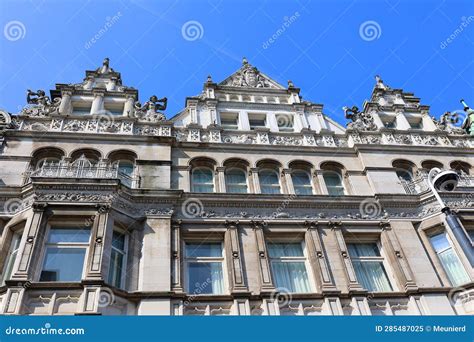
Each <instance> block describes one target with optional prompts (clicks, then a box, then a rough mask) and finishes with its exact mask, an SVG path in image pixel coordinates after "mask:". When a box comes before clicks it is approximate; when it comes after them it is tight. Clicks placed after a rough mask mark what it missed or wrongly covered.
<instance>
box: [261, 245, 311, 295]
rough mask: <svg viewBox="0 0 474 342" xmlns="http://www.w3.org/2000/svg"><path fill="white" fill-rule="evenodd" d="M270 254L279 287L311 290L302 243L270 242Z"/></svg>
mask: <svg viewBox="0 0 474 342" xmlns="http://www.w3.org/2000/svg"><path fill="white" fill-rule="evenodd" d="M268 254H269V257H270V264H271V269H272V275H273V281H274V283H275V287H276V288H277V289H280V290H281V291H289V292H293V293H305V292H310V291H311V288H310V285H309V279H308V273H307V271H306V257H305V256H304V253H303V248H302V246H301V243H269V244H268Z"/></svg>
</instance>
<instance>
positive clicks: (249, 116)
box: [247, 113, 268, 131]
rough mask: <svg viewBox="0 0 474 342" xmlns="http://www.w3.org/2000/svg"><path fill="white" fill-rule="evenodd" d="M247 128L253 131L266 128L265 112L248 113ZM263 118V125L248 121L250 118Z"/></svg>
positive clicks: (266, 116)
mask: <svg viewBox="0 0 474 342" xmlns="http://www.w3.org/2000/svg"><path fill="white" fill-rule="evenodd" d="M247 116H248V120H249V128H250V130H251V131H254V130H256V129H259V128H268V115H267V113H248V114H247ZM260 118H263V126H252V124H251V123H250V122H251V121H252V120H261V119H260Z"/></svg>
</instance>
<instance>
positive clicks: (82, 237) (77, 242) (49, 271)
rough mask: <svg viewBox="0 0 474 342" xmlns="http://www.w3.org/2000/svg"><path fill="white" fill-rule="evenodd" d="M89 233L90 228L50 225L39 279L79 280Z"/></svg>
mask: <svg viewBox="0 0 474 342" xmlns="http://www.w3.org/2000/svg"><path fill="white" fill-rule="evenodd" d="M90 235H91V231H90V228H72V227H71V228H66V227H51V229H50V230H49V236H48V239H47V242H46V244H45V255H44V260H43V268H42V271H41V276H40V281H80V280H81V279H82V273H83V269H84V263H85V260H86V254H87V249H88V247H89V240H90Z"/></svg>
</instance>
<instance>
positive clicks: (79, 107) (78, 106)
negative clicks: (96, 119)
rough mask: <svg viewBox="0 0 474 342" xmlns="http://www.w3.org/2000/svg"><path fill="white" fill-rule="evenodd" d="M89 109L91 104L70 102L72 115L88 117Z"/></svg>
mask: <svg viewBox="0 0 474 342" xmlns="http://www.w3.org/2000/svg"><path fill="white" fill-rule="evenodd" d="M91 108H92V102H72V114H73V115H89V114H90V113H91Z"/></svg>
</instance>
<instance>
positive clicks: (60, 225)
mask: <svg viewBox="0 0 474 342" xmlns="http://www.w3.org/2000/svg"><path fill="white" fill-rule="evenodd" d="M83 226H84V223H80V222H64V223H62V222H54V223H52V224H48V225H47V226H46V234H45V242H44V245H43V250H42V252H41V259H40V260H41V263H40V264H39V266H40V267H38V272H37V275H36V278H37V279H38V281H40V279H41V273H42V272H43V268H44V262H45V259H46V250H47V249H48V247H52V248H85V249H86V253H85V254H84V263H83V265H82V272H81V279H80V280H78V282H80V281H81V280H82V279H84V277H85V275H86V269H87V268H86V266H87V261H88V259H89V253H90V243H91V240H92V235H93V227H90V228H89V230H90V234H89V241H88V242H87V243H86V242H65V243H62V242H59V243H58V242H56V243H49V242H48V240H49V236H50V233H51V230H52V229H55V228H59V229H61V228H65V229H69V228H71V229H74V228H81V227H83ZM41 282H50V281H41ZM54 282H58V283H60V282H62V281H54ZM68 282H69V281H68Z"/></svg>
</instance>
